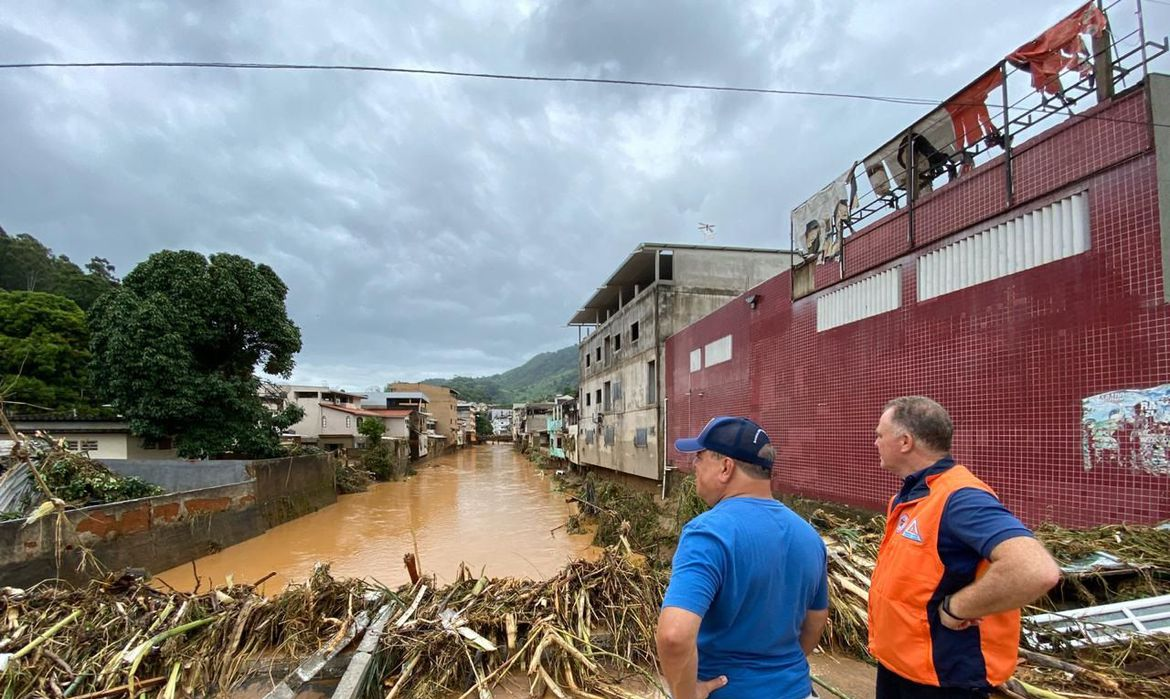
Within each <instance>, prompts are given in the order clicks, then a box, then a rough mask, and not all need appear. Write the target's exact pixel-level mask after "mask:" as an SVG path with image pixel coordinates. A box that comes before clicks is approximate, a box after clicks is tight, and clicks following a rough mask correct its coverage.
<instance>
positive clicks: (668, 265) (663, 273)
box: [658, 250, 674, 282]
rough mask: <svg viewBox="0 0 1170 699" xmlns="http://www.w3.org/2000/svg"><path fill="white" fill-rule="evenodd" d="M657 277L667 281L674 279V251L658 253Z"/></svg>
mask: <svg viewBox="0 0 1170 699" xmlns="http://www.w3.org/2000/svg"><path fill="white" fill-rule="evenodd" d="M658 278H659V279H661V280H662V281H667V282H669V281H673V280H674V253H673V252H671V251H670V250H662V251H660V252H659V253H658Z"/></svg>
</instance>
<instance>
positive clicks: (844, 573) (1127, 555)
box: [810, 509, 1170, 699]
mask: <svg viewBox="0 0 1170 699" xmlns="http://www.w3.org/2000/svg"><path fill="white" fill-rule="evenodd" d="M810 521H812V523H813V525H814V526H815V527H816V528H817V529H818V530H819V531H820V532H821V533H822V536H823V538H824V539H825V544H826V546H827V547H828V550H829V590H830V602H829V604H830V613H829V619H830V621H829V627H828V631H827V637H826V642H827V644H828V645H829V646H830V647H832V648H835V649H839V650H843V651H845V652H847V653H850V654H852V655H855V656H857V657H861V658H867V657H868V651H867V649H866V642H867V634H868V631H867V629H868V627H867V614H866V604H867V598H868V594H869V584H870V575H872V573H873V568H874V564H875V561H876V560H877V550H878V546H879V545H880V543H881V537H882V532H883V529H884V526H885V518H884V517H881V516H878V517H873V518H872V519H868V520H866V519H863V518H851V517H847V516H843V515H840V514H838V513H834V512H829V511H826V510H824V509H817V510H815V511H814V512H813V513H812V514H811V515H810ZM1036 535H1037V537H1038V538H1039V539H1040V540H1041V541H1043V542H1044V544H1045V545H1046V546H1047V547H1048V548H1049V550H1050V551H1052V553H1053V555H1054V556H1055V557H1056V559H1057V561H1058V562H1060V563H1061V564H1062V565H1063V566H1064V567H1065V571H1066V573H1065V577H1064V581H1063V583H1062V585H1061V586H1060V587H1058V588H1057V589H1056V590H1055V591H1054V592H1053V593H1052V594H1051V595H1050V596H1049V597H1048V598H1046V599H1043V600H1041V601H1040V602H1039V603H1038V606H1037V608H1035V609H1026V610H1024V613H1025V615H1028V614H1034V613H1040V612H1049V613H1056V614H1059V613H1060V610H1061V609H1068V608H1069V607H1070V606H1072V607H1075V606H1082V605H1098V604H1103V603H1107V602H1116V601H1119V600H1127V599H1128V600H1132V599H1137V598H1141V597H1147V596H1153V595H1166V594H1170V529H1167V528H1165V527H1143V526H1108V527H1098V528H1094V529H1087V530H1069V529H1062V528H1060V527H1056V526H1052V525H1045V526H1043V527H1041V528H1039V529H1038V530H1037V532H1036ZM1101 552H1108V553H1109V557H1110V558H1113V559H1114V560H1123V561H1126V562H1127V563H1128V564H1129V565H1128V566H1126V567H1124V569H1123V570H1122V572H1126V573H1128V575H1127V576H1126V577H1125V578H1120V577H1118V575H1117V574H1118V572H1119V569H1117V568H1116V567H1114V568H1112V569H1105V570H1102V569H1097V568H1094V567H1092V566H1082V567H1077V566H1076V565H1075V564H1076V563H1077V562H1078V561H1083V560H1085V559H1086V558H1087V557H1092V556H1093V555H1095V554H1100V553H1101ZM1070 569H1072V570H1074V571H1075V572H1069V570H1070ZM1106 578H1111V579H1109V580H1106ZM1085 623H1089V622H1085ZM1071 637H1072V634H1071V633H1070V634H1068V636H1067V637H1062V634H1061V633H1059V632H1054V631H1053V629H1052V627H1048V628H1046V629H1043V630H1039V629H1030V628H1029V625H1028V624H1027V623H1025V633H1024V638H1023V644H1024V645H1023V647H1022V648H1021V653H1020V655H1021V664H1020V667H1019V669H1018V670H1017V671H1016V675H1015V678H1013V680H1011V681H1010V682H1009V683H1008V684H1007V686H1005V687H1003V688H1001V691H1004V693H1005V694H1008V695H1009V696H1018V697H1029V696H1031V697H1047V698H1048V699H1058V698H1059V697H1073V696H1081V697H1084V696H1094V697H1102V696H1108V697H1139V696H1140V697H1150V698H1152V699H1170V662H1167V659H1168V658H1170V636H1165V635H1134V636H1125V637H1119V638H1118V639H1117V642H1116V643H1110V644H1097V645H1092V644H1078V643H1071V642H1068V641H1070V640H1071ZM1076 637H1077V638H1080V637H1081V635H1080V634H1076ZM1041 639H1042V640H1043V643H1042V644H1041V643H1039V641H1040V640H1041ZM1045 692H1048V693H1047V694H1046V693H1045ZM1065 693H1067V694H1065Z"/></svg>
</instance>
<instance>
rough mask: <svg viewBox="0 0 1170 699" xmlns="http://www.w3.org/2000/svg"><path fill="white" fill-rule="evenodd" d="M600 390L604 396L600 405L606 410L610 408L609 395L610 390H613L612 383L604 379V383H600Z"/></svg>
mask: <svg viewBox="0 0 1170 699" xmlns="http://www.w3.org/2000/svg"><path fill="white" fill-rule="evenodd" d="M602 391H603V393H602V395H603V396H605V399H604V401H603V402H602V404H601V406H602V409H603V410H605V411H606V412H608V411H609V409H610V404H611V403H612V402H613V396H612V395H611V394H612V391H613V386H612V384H610V382H608V381H606V382H605V383H604V384H602Z"/></svg>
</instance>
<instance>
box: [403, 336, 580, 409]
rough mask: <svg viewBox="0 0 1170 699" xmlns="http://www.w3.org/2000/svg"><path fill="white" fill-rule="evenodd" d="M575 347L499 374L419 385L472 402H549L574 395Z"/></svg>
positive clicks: (575, 374)
mask: <svg viewBox="0 0 1170 699" xmlns="http://www.w3.org/2000/svg"><path fill="white" fill-rule="evenodd" d="M577 356H578V355H577V346H576V345H569V346H568V347H565V348H564V349H559V350H557V351H555V352H545V353H543V354H538V355H536V356H535V357H533V358H532V359H529V360H528V361H527V362H525V363H524V364H522V365H521V366H518V367H516V368H515V369H509V370H508V371H505V372H504V373H502V374H495V375H493V376H484V377H480V378H472V377H470V376H456V377H455V378H452V379H425V380H424V381H423V383H430V384H437V385H440V386H449V387H451V388H453V389H455V390H456V391H459V396H460V397H461V398H462V399H463V400H469V401H472V402H475V403H527V402H532V401H541V400H551V399H552V397H553V396H554V395H556V394H558V393H567V394H569V395H576V394H577V384H578V383H579V382H580V375H579V374H578V372H577Z"/></svg>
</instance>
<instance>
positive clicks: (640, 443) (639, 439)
mask: <svg viewBox="0 0 1170 699" xmlns="http://www.w3.org/2000/svg"><path fill="white" fill-rule="evenodd" d="M647 444H648V440H647V439H646V428H645V427H639V428H638V429H636V430H634V446H635V447H638V448H640V449H645V448H646V446H647Z"/></svg>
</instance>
